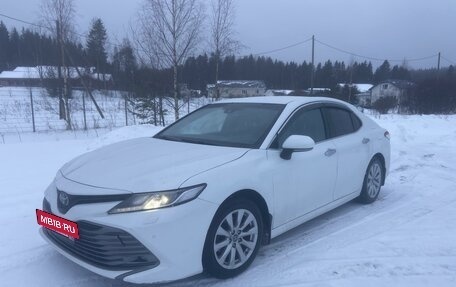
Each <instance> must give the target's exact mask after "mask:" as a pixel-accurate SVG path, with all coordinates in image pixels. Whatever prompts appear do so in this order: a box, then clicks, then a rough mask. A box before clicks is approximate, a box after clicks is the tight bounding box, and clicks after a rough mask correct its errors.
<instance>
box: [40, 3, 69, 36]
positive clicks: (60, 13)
mask: <svg viewBox="0 0 456 287" xmlns="http://www.w3.org/2000/svg"><path fill="white" fill-rule="evenodd" d="M40 12H41V13H40V14H41V15H40V18H41V22H42V23H43V24H44V26H46V27H47V28H48V29H49V32H50V33H51V34H52V35H57V34H58V33H57V26H56V21H58V22H59V23H60V34H61V35H62V38H63V39H64V41H66V42H68V41H69V40H74V37H75V28H74V27H75V25H74V19H75V15H76V9H75V5H74V0H41V6H40Z"/></svg>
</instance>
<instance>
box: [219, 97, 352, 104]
mask: <svg viewBox="0 0 456 287" xmlns="http://www.w3.org/2000/svg"><path fill="white" fill-rule="evenodd" d="M313 102H326V103H339V104H341V103H342V104H346V103H345V102H343V101H340V100H336V99H332V98H326V97H293V96H269V97H248V98H234V99H224V100H222V101H220V102H218V103H258V104H282V105H288V104H292V105H296V106H298V105H302V104H308V103H313Z"/></svg>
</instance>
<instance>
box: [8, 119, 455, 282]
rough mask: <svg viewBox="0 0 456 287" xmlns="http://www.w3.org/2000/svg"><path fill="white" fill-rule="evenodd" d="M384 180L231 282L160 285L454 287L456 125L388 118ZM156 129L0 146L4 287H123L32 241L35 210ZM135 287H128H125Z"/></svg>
mask: <svg viewBox="0 0 456 287" xmlns="http://www.w3.org/2000/svg"><path fill="white" fill-rule="evenodd" d="M374 119H375V120H376V121H377V122H378V123H379V124H380V125H382V126H383V127H385V128H386V129H388V130H389V132H390V134H391V144H392V160H391V172H390V175H389V177H388V178H387V181H386V185H385V186H384V187H383V189H382V192H381V193H380V197H379V200H378V201H377V202H375V203H374V204H372V205H360V204H358V203H356V202H350V203H347V204H345V205H343V206H341V207H339V208H337V209H336V210H334V211H332V212H330V213H327V214H325V215H322V216H320V217H318V218H316V219H314V220H312V221H310V222H308V223H306V224H304V225H302V226H300V227H298V228H296V229H294V230H292V231H290V232H288V233H286V234H284V235H282V236H280V237H278V238H276V239H274V240H273V242H272V243H271V244H270V245H268V246H264V247H263V248H262V249H260V252H259V255H258V257H257V259H256V260H255V261H254V263H253V264H252V266H251V267H250V268H249V269H248V270H247V271H246V272H245V273H243V274H241V275H240V276H238V277H236V278H234V279H230V280H216V279H213V278H209V277H207V276H206V275H198V276H195V277H194V278H190V279H187V280H184V281H181V282H177V283H173V284H169V285H167V286H189V285H190V286H379V287H380V286H456V116H454V115H452V116H432V115H431V116H400V115H386V116H381V117H380V118H377V117H374ZM159 130H160V128H157V127H154V126H150V125H146V126H131V127H124V128H120V129H115V130H113V131H112V132H109V129H102V130H93V131H89V132H83V131H79V132H52V133H49V134H47V133H37V134H32V133H25V134H23V135H22V138H21V140H20V141H19V140H15V139H14V138H8V139H7V141H6V144H2V142H1V139H0V196H1V198H2V200H1V201H0V214H1V217H0V224H1V226H2V232H1V234H2V235H1V236H0V246H1V247H0V274H2V277H3V278H2V283H1V285H2V286H130V285H128V284H124V283H122V282H118V281H113V280H109V279H105V278H102V277H100V276H98V275H95V274H93V273H91V272H89V271H86V270H85V269H83V268H81V267H79V266H77V265H75V264H74V263H72V262H71V261H69V260H67V259H66V258H64V257H63V256H61V255H60V254H58V253H57V252H56V251H54V250H53V249H52V248H51V247H50V246H48V245H47V244H46V243H45V242H44V240H42V239H41V237H40V236H39V235H38V226H37V224H36V218H35V208H40V207H41V201H42V197H43V191H44V189H45V188H46V186H47V185H48V184H49V183H50V182H51V180H52V179H53V177H54V175H55V173H56V172H57V170H58V169H59V168H60V166H62V165H63V164H64V163H65V162H67V161H69V160H70V159H72V158H73V157H75V156H77V155H79V154H81V153H84V152H86V151H89V150H93V149H95V148H98V147H101V146H103V145H106V144H110V143H113V142H116V141H120V140H125V139H128V138H134V137H140V136H151V135H153V134H154V133H156V132H157V131H159ZM132 286H135V285H132Z"/></svg>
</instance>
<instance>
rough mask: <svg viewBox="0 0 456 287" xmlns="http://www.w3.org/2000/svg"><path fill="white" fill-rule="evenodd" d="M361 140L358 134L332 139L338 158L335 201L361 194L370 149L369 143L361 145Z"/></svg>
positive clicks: (361, 137)
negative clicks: (354, 193)
mask: <svg viewBox="0 0 456 287" xmlns="http://www.w3.org/2000/svg"><path fill="white" fill-rule="evenodd" d="M363 140H364V138H363V136H362V135H361V134H360V133H357V134H351V135H347V136H344V137H340V138H337V139H334V144H335V145H336V149H337V152H338V158H339V163H338V165H339V168H338V172H337V182H336V188H335V191H334V199H335V200H337V199H339V198H342V197H344V196H346V195H349V194H351V193H353V192H361V187H362V184H363V180H364V174H365V172H366V167H367V162H368V160H369V159H368V158H367V157H368V155H369V149H370V143H369V142H367V143H365V144H363Z"/></svg>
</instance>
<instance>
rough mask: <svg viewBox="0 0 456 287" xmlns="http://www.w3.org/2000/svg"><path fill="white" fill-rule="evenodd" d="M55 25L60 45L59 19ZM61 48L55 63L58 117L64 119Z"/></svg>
mask: <svg viewBox="0 0 456 287" xmlns="http://www.w3.org/2000/svg"><path fill="white" fill-rule="evenodd" d="M55 26H56V31H57V35H56V36H57V42H58V43H59V45H60V22H59V20H56V21H55ZM61 53H62V50H61V49H59V57H58V59H59V61H58V63H59V64H58V65H57V74H58V78H59V81H58V82H59V89H58V90H59V118H60V119H61V120H64V119H65V114H66V113H65V104H64V102H63V94H62V92H63V85H62V62H61V61H62V55H61Z"/></svg>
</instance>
